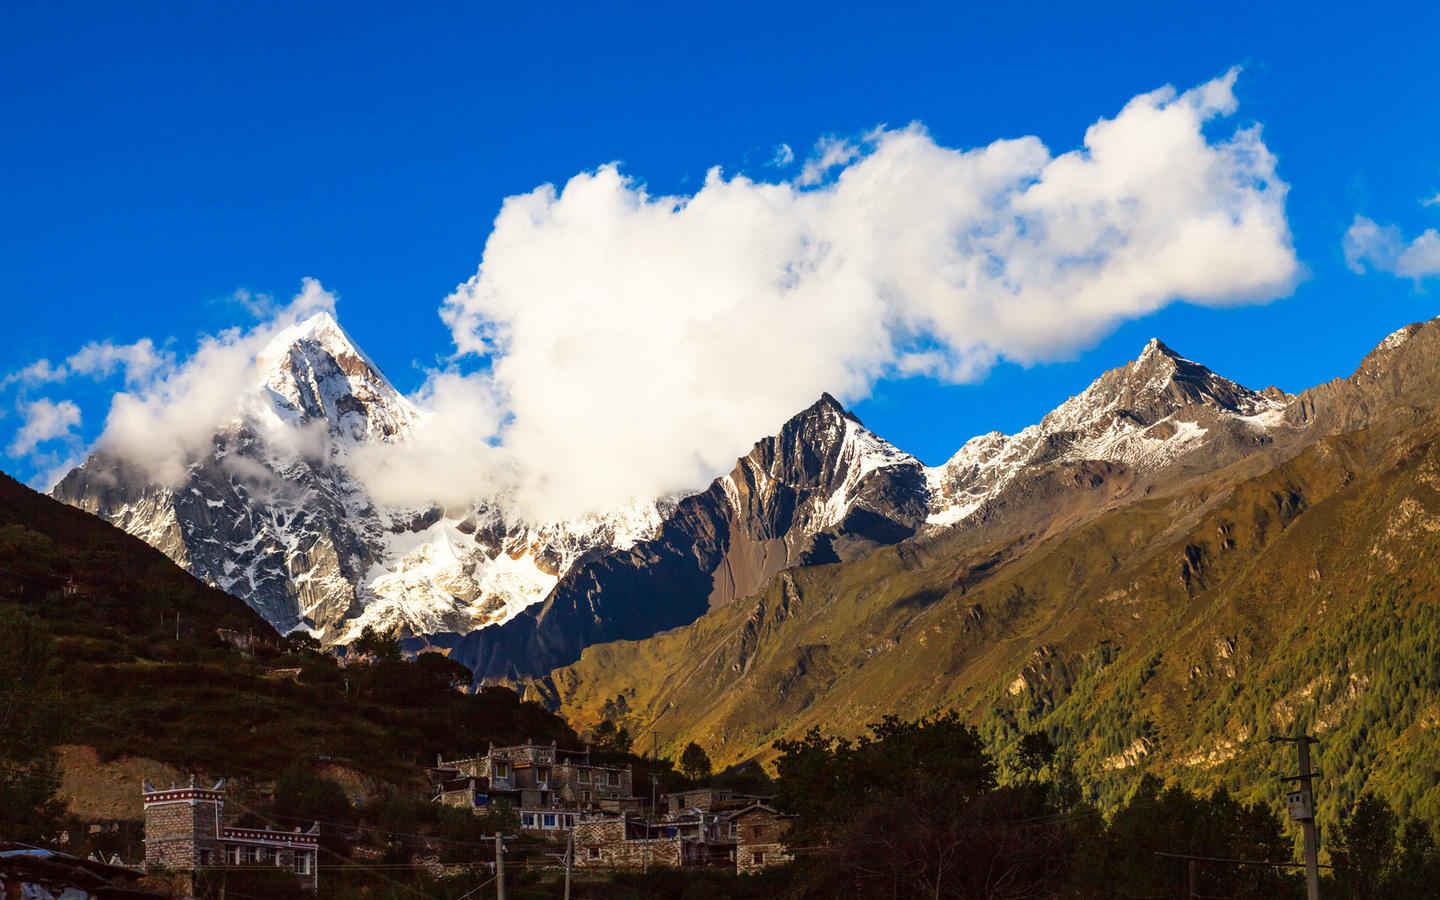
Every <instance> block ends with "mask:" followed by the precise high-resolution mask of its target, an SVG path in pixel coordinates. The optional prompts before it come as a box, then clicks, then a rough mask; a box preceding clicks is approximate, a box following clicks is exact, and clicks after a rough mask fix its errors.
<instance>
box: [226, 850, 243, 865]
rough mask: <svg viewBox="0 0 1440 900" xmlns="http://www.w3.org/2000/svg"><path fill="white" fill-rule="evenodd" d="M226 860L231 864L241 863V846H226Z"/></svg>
mask: <svg viewBox="0 0 1440 900" xmlns="http://www.w3.org/2000/svg"><path fill="white" fill-rule="evenodd" d="M225 861H226V862H228V863H229V864H230V865H232V866H238V865H240V848H239V847H226V848H225Z"/></svg>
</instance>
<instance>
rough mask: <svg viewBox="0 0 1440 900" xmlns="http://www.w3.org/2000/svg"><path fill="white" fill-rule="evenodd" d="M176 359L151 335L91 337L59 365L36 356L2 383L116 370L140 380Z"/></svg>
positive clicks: (46, 380) (134, 381) (44, 381)
mask: <svg viewBox="0 0 1440 900" xmlns="http://www.w3.org/2000/svg"><path fill="white" fill-rule="evenodd" d="M174 361H175V360H174V357H173V356H171V355H169V354H166V353H160V352H158V351H156V349H155V343H154V342H153V341H151V340H150V339H149V338H142V339H140V340H138V341H136V342H135V343H133V344H114V343H111V342H110V341H91V342H90V343H88V344H86V345H85V346H84V347H81V348H80V350H79V351H78V352H77V353H75V354H73V355H72V356H70V357H69V358H68V359H66V360H65V361H64V362H63V363H60V364H59V365H54V364H52V363H51V362H50V360H49V359H37V360H36V361H35V362H33V363H31V364H30V365H28V366H26V367H25V368H23V369H21V370H19V371H18V372H12V373H10V374H9V375H6V376H5V378H4V379H3V380H0V387H9V386H10V385H11V384H14V383H16V382H20V383H22V384H25V385H36V384H50V383H57V382H62V381H65V380H66V379H68V378H70V376H72V375H88V376H91V377H93V378H95V379H97V380H99V379H103V378H109V377H110V376H111V375H114V374H115V373H116V371H119V372H121V373H122V374H123V375H124V377H125V383H126V384H141V383H144V382H145V381H146V380H147V379H149V378H150V377H151V376H153V375H154V374H155V372H156V371H158V370H159V369H160V368H161V367H162V366H166V365H173V364H174Z"/></svg>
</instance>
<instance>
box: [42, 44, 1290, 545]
mask: <svg viewBox="0 0 1440 900" xmlns="http://www.w3.org/2000/svg"><path fill="white" fill-rule="evenodd" d="M1235 77H1236V74H1235V72H1230V73H1227V74H1226V75H1224V76H1223V77H1221V78H1218V79H1215V80H1214V81H1211V82H1209V83H1207V84H1204V85H1201V86H1199V87H1197V88H1195V89H1193V90H1190V91H1186V92H1184V93H1180V92H1177V91H1175V90H1174V89H1172V88H1168V87H1167V88H1162V89H1160V90H1156V91H1152V92H1150V93H1147V94H1142V95H1140V96H1138V97H1136V98H1134V99H1133V100H1131V101H1130V102H1129V103H1128V104H1126V105H1125V107H1124V108H1123V109H1122V110H1121V111H1120V112H1119V113H1118V114H1116V115H1115V116H1114V117H1113V118H1103V119H1100V120H1098V121H1096V122H1095V124H1094V125H1092V126H1091V127H1090V128H1089V129H1088V130H1087V131H1086V133H1085V135H1084V138H1083V141H1082V143H1081V146H1080V147H1079V148H1077V149H1074V150H1071V151H1069V152H1065V153H1061V154H1059V155H1056V154H1053V153H1052V152H1051V151H1050V150H1049V149H1048V148H1047V147H1046V146H1045V145H1044V144H1043V143H1042V142H1041V141H1040V140H1039V139H1038V138H1035V137H1021V138H1018V139H1012V140H1000V141H996V142H994V143H991V144H988V145H986V146H983V147H975V148H969V149H956V148H948V147H944V146H941V145H939V144H938V143H936V141H935V140H934V139H933V138H932V137H931V136H930V135H929V134H928V133H927V132H926V131H925V129H924V128H923V127H921V126H919V125H911V126H909V127H905V128H899V129H890V128H879V129H876V130H874V131H872V132H870V133H868V134H865V135H863V136H861V137H858V138H855V139H853V140H846V139H841V138H829V139H826V140H823V141H821V142H820V143H819V144H818V145H817V146H816V147H815V148H814V150H813V152H812V153H811V155H810V156H809V158H808V159H807V161H806V163H805V165H804V166H802V167H801V171H800V172H799V173H797V174H795V175H794V176H793V177H792V178H790V179H788V180H787V179H779V180H776V181H772V182H766V181H757V180H753V179H752V178H749V177H746V176H743V175H733V176H727V175H725V174H724V173H723V172H722V171H721V170H720V169H719V168H715V169H712V170H711V171H710V172H709V173H708V175H707V176H706V178H705V181H704V183H703V185H702V186H701V187H700V188H699V189H698V190H697V191H695V192H694V193H693V194H690V195H685V196H654V195H651V194H649V193H648V192H647V191H646V189H645V187H644V185H643V183H642V182H640V181H638V180H636V179H634V178H631V177H629V176H628V175H627V174H625V173H624V172H622V171H621V169H620V168H619V167H618V166H616V165H607V166H602V167H600V168H598V169H596V170H594V171H589V172H582V173H580V174H577V175H575V176H574V177H572V178H571V179H570V180H569V181H568V182H566V183H565V184H564V185H563V186H562V187H558V188H557V187H555V186H553V185H543V186H541V187H538V188H536V189H535V190H533V191H531V192H529V193H527V194H522V195H518V196H513V197H510V198H508V199H506V200H505V202H504V204H503V205H502V208H501V211H500V213H499V215H498V216H497V218H496V220H495V223H494V227H493V230H492V231H491V233H490V235H489V237H488V240H487V241H486V243H485V246H484V250H483V253H482V255H481V261H480V265H479V269H478V271H477V272H476V273H475V275H474V276H473V277H472V278H470V279H469V280H468V281H466V282H465V283H464V284H462V285H460V286H459V287H458V288H457V289H456V290H455V292H454V293H453V294H452V295H451V296H449V297H448V298H446V299H445V300H444V302H443V304H442V307H441V317H442V319H443V320H444V322H445V323H446V324H447V325H448V326H449V328H450V331H451V336H452V338H453V340H454V343H455V347H456V351H457V353H456V356H455V358H454V359H452V360H451V361H449V363H447V366H446V368H444V369H443V370H442V371H437V372H433V373H431V374H430V376H429V378H428V380H427V381H426V383H425V385H424V386H423V387H422V389H421V390H420V391H419V392H418V393H417V395H416V396H415V397H413V398H412V399H413V400H414V402H415V403H416V405H417V406H418V407H419V408H420V410H421V413H422V414H421V417H420V424H419V425H418V426H417V429H416V431H415V433H414V434H413V435H411V436H410V437H409V438H408V439H407V440H406V441H403V442H399V443H396V444H387V445H382V446H374V447H371V448H368V449H365V448H362V449H360V450H358V451H356V452H355V453H354V455H353V456H352V462H353V464H354V466H355V470H356V472H357V473H358V474H359V475H360V476H361V477H362V478H363V479H364V480H365V481H366V482H367V484H368V485H369V486H370V487H371V489H372V490H373V491H374V492H375V494H376V497H377V499H379V500H381V501H383V502H391V503H405V504H420V503H426V502H442V503H445V504H447V505H460V504H464V503H466V502H469V501H472V500H474V499H478V498H497V499H502V500H504V501H505V502H506V503H508V504H510V505H511V506H512V508H513V509H514V510H515V512H517V513H519V514H520V515H522V516H525V517H527V518H530V519H532V520H548V519H552V518H558V517H566V516H571V515H575V514H577V513H581V512H587V511H596V510H602V509H606V508H610V507H613V506H615V505H617V504H620V503H623V502H625V501H627V500H630V499H632V498H643V497H653V496H656V495H658V494H663V493H669V492H673V491H678V490H685V489H693V488H697V487H701V486H703V485H704V484H705V483H706V482H707V481H708V480H709V479H710V478H712V477H714V476H715V475H716V474H719V473H721V472H723V471H726V470H727V469H728V468H729V467H730V465H731V464H732V463H733V460H734V458H735V457H736V456H737V455H739V454H742V453H744V452H746V450H748V448H749V446H750V443H751V442H752V441H754V440H755V439H756V438H758V437H760V436H762V435H764V434H767V433H771V432H772V431H773V430H774V429H775V428H776V426H778V425H779V424H780V423H781V422H783V421H784V420H785V419H786V418H787V417H789V416H790V415H792V414H794V413H795V412H796V411H797V410H799V409H801V408H803V407H804V406H806V405H808V404H809V403H811V402H813V401H814V399H815V398H816V397H817V396H818V395H819V394H820V393H821V392H822V391H830V392H831V393H834V394H836V395H837V396H840V397H841V398H842V399H843V400H846V401H848V402H854V401H857V400H860V399H863V398H864V397H865V396H867V394H868V393H869V391H870V390H871V389H872V387H873V385H874V384H875V382H876V381H877V380H878V379H882V378H886V377H895V376H909V377H930V378H935V379H940V380H943V381H947V382H963V381H970V380H975V379H978V378H981V377H983V376H984V374H985V373H986V371H987V370H988V369H989V367H990V366H992V365H993V364H994V363H995V362H996V361H997V360H999V359H1001V358H1005V359H1010V360H1014V361H1017V362H1021V363H1032V362H1040V361H1044V360H1050V359H1055V358H1059V357H1063V356H1065V355H1068V354H1071V353H1073V352H1074V351H1076V350H1077V349H1079V348H1082V347H1084V346H1087V345H1089V344H1091V343H1093V342H1094V341H1095V340H1097V339H1098V338H1099V337H1101V336H1102V335H1103V334H1104V333H1106V332H1107V330H1109V329H1112V328H1113V327H1114V326H1115V325H1116V324H1118V323H1119V322H1121V321H1123V320H1125V319H1128V318H1132V317H1136V316H1141V315H1145V314H1147V313H1150V312H1152V311H1154V310H1156V309H1158V308H1160V307H1162V306H1164V305H1165V304H1167V303H1170V302H1173V301H1175V300H1180V299H1183V300H1187V301H1189V302H1193V303H1200V304H1209V305H1224V304H1233V303H1245V302H1261V301H1265V300H1268V299H1272V298H1274V297H1277V296H1281V295H1283V294H1285V293H1287V292H1289V291H1290V290H1291V288H1292V286H1293V284H1294V282H1295V280H1296V278H1297V275H1298V271H1299V266H1298V263H1297V261H1296V259H1295V254H1294V251H1293V248H1292V245H1291V238H1290V232H1289V228H1288V225H1287V222H1286V218H1285V208H1284V204H1285V195H1286V190H1287V187H1286V185H1285V183H1284V182H1283V181H1281V180H1280V179H1279V178H1278V177H1277V175H1276V170H1275V166H1276V161H1275V157H1274V156H1273V155H1272V154H1271V153H1270V152H1269V150H1268V149H1267V148H1266V146H1265V144H1264V143H1263V141H1262V140H1261V135H1260V129H1259V127H1258V126H1254V125H1250V126H1244V127H1238V128H1236V129H1233V130H1231V131H1230V132H1229V133H1228V134H1223V133H1221V131H1222V129H1221V128H1220V127H1219V123H1218V121H1217V120H1221V119H1223V118H1224V117H1227V116H1230V115H1232V114H1233V113H1234V112H1235V110H1236V106H1237V104H1236V99H1235V95H1234V91H1233V88H1234V83H1235ZM792 155H793V154H792ZM240 299H242V300H249V299H253V298H249V297H248V295H247V297H245V298H240ZM333 303H334V298H333V297H331V296H330V295H329V294H327V293H325V292H324V290H323V289H322V288H320V286H319V284H318V283H316V282H313V281H307V282H306V284H305V289H304V290H303V291H302V293H301V295H300V296H299V297H297V298H296V299H295V300H294V301H293V302H292V303H291V304H290V305H289V306H287V307H285V308H283V309H280V310H278V311H275V312H274V313H273V315H272V316H271V317H270V318H267V319H266V320H265V321H264V322H262V323H261V324H260V325H257V326H255V327H254V328H252V329H250V330H248V331H241V330H239V329H235V330H231V331H228V332H225V333H223V334H221V335H218V336H214V337H211V338H206V339H205V340H203V341H201V343H200V346H199V348H198V349H197V350H196V352H195V353H194V354H193V355H191V356H190V357H189V358H188V359H186V360H184V361H183V362H181V363H178V364H176V363H174V362H173V361H162V362H161V363H160V364H159V365H158V366H157V367H156V368H155V369H154V370H153V371H151V373H150V374H149V375H148V376H147V377H145V378H143V379H141V380H140V381H139V382H138V383H136V384H135V385H133V386H132V387H131V388H130V389H129V390H127V391H126V392H124V393H121V394H118V395H116V397H115V398H114V401H113V403H112V407H111V410H110V414H109V417H108V419H107V422H106V429H105V432H104V435H103V436H102V438H101V443H102V444H105V445H106V446H108V447H110V448H112V449H114V450H117V451H119V452H121V453H123V454H125V455H126V456H127V457H129V458H130V459H132V460H133V461H135V462H137V463H140V464H142V465H146V466H148V467H149V468H150V470H151V472H152V474H153V475H154V477H156V479H157V480H160V481H166V480H170V479H174V478H176V477H178V476H179V475H180V474H181V472H182V471H183V463H184V460H185V458H186V457H187V455H189V454H191V453H196V452H200V451H202V450H203V449H204V448H205V447H206V446H207V443H208V440H209V437H210V435H211V434H212V433H213V432H214V430H215V429H216V427H217V426H218V425H219V424H220V423H221V421H222V418H223V417H226V416H229V415H233V413H234V398H235V397H236V395H237V394H238V393H241V392H243V391H245V390H246V389H247V388H249V387H253V386H254V385H253V381H254V378H255V358H256V355H257V354H258V353H259V352H260V350H261V348H263V347H264V345H265V344H266V343H268V342H269V341H270V340H271V339H272V338H274V336H275V335H276V334H277V333H278V332H279V329H281V328H283V327H285V326H286V325H288V324H290V323H292V322H294V321H296V320H297V319H298V317H300V316H302V315H306V314H308V313H309V312H312V311H314V310H315V309H317V308H327V309H328V308H330V307H332V306H333ZM254 308H255V310H256V311H258V312H262V313H266V314H269V308H268V306H267V305H266V304H265V303H259V304H256V305H255V307H254ZM150 349H151V350H152V351H153V347H152V348H150ZM82 352H83V351H82ZM78 355H79V354H77V356H78ZM110 358H111V357H110V356H107V355H106V354H105V353H103V352H101V351H99V350H97V351H96V352H95V353H94V359H95V362H94V365H95V366H97V367H98V366H100V365H101V361H102V360H105V359H110ZM115 358H116V359H118V358H119V357H115ZM72 359H73V358H72ZM143 359H144V358H143V355H141V354H139V352H138V351H136V362H135V363H134V364H135V365H136V366H137V367H138V366H141V364H142V363H143ZM68 364H69V365H71V366H73V365H74V363H73V362H69V363H68ZM119 364H120V363H119V362H117V363H116V365H119ZM467 366H468V367H469V370H468V371H467V369H466V367H467ZM128 371H129V370H128V369H127V372H128ZM297 440H298V438H297Z"/></svg>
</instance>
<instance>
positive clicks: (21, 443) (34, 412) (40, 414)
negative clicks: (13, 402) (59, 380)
mask: <svg viewBox="0 0 1440 900" xmlns="http://www.w3.org/2000/svg"><path fill="white" fill-rule="evenodd" d="M20 413H21V417H22V418H23V419H24V422H23V424H22V425H21V426H20V430H19V431H17V432H16V433H15V438H14V439H13V440H12V441H11V442H10V446H9V448H8V449H9V453H10V455H11V456H24V455H25V454H27V453H30V452H31V451H32V450H34V449H35V448H36V447H37V446H39V445H40V444H43V443H45V442H47V441H53V440H55V439H56V438H64V437H69V436H70V434H71V432H72V431H73V429H76V428H79V427H80V407H78V406H76V405H75V404H74V403H72V402H71V401H69V400H61V401H60V402H59V403H56V402H54V401H52V400H48V399H45V398H41V399H39V400H34V401H31V402H29V403H25V404H22V405H21V407H20Z"/></svg>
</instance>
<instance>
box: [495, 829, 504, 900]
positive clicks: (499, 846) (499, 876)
mask: <svg viewBox="0 0 1440 900" xmlns="http://www.w3.org/2000/svg"><path fill="white" fill-rule="evenodd" d="M495 897H496V900H505V842H504V840H502V839H501V837H500V834H499V832H496V834H495Z"/></svg>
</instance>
